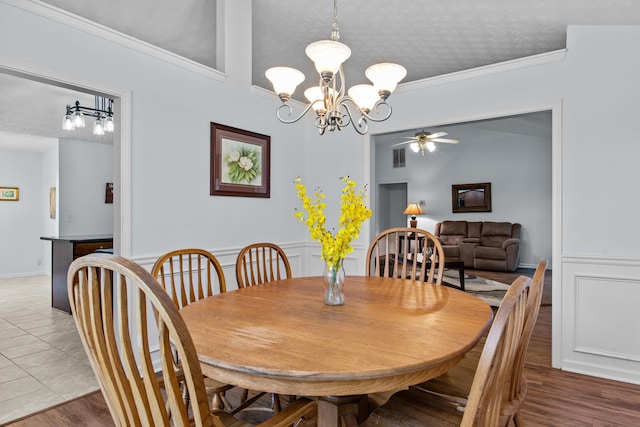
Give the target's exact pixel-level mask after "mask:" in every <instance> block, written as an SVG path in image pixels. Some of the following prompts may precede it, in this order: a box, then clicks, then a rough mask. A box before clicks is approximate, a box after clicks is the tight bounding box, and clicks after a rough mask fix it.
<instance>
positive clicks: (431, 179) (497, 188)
mask: <svg viewBox="0 0 640 427" xmlns="http://www.w3.org/2000/svg"><path fill="white" fill-rule="evenodd" d="M548 126H549V129H551V121H549V123H548ZM436 129H437V130H438V131H444V132H448V133H449V135H448V136H447V137H451V138H455V139H458V140H460V141H461V142H460V143H459V144H456V145H452V144H437V147H436V151H434V152H433V153H429V152H428V151H427V152H425V155H424V156H422V155H421V154H420V153H414V152H413V151H411V150H410V149H407V150H406V167H405V168H393V154H392V152H393V149H394V148H397V147H391V146H390V145H389V144H386V145H384V146H380V145H378V146H376V168H375V170H376V182H377V183H389V182H403V181H406V180H407V179H408V190H409V191H408V199H409V201H412V202H418V201H420V200H424V201H425V202H426V205H425V206H423V210H424V211H425V214H424V215H419V216H418V217H417V220H418V226H419V227H420V228H423V229H425V230H427V231H431V232H433V230H434V227H435V224H436V223H437V222H439V221H443V220H458V221H460V220H467V221H508V222H514V223H515V222H518V223H520V224H522V232H521V244H520V266H521V267H535V266H536V264H537V262H538V261H539V260H540V259H549V260H550V259H551V188H552V187H551V173H552V172H551V138H550V137H549V138H543V137H535V136H529V135H523V134H517V133H506V132H501V131H495V130H491V129H486V128H483V127H482V124H478V123H468V124H461V125H449V126H446V125H445V126H438V127H437V128H436ZM549 134H550V132H549ZM407 147H408V146H407ZM476 182H490V183H491V193H492V198H491V199H492V202H491V205H492V211H491V212H467V213H455V214H454V213H452V212H451V185H453V184H468V183H476ZM396 207H397V209H398V210H400V211H402V210H403V209H404V208H405V206H400V205H398V206H396Z"/></svg>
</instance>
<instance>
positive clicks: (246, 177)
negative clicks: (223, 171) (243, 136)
mask: <svg viewBox="0 0 640 427" xmlns="http://www.w3.org/2000/svg"><path fill="white" fill-rule="evenodd" d="M225 162H226V163H227V167H228V168H229V180H230V181H231V182H232V183H234V184H250V183H251V182H252V181H253V180H254V179H256V177H258V176H260V161H259V159H258V152H257V151H256V150H254V149H251V148H249V147H247V146H246V144H243V146H242V147H240V148H238V149H236V150H233V151H232V152H231V153H229V156H228V157H227V158H225Z"/></svg>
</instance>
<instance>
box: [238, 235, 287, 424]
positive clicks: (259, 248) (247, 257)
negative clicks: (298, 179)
mask: <svg viewBox="0 0 640 427" xmlns="http://www.w3.org/2000/svg"><path fill="white" fill-rule="evenodd" d="M289 278H291V266H290V264H289V259H288V258H287V254H285V253H284V250H282V248H281V247H280V246H278V245H276V244H275V243H268V242H262V243H253V244H250V245H247V246H245V247H244V248H242V249H241V250H240V252H239V253H238V257H237V259H236V281H237V282H238V288H246V287H248V286H255V285H260V284H262V283H267V282H272V281H274V280H280V279H289ZM261 394H264V393H261ZM242 398H245V394H244V393H243V394H242V396H241V399H242ZM289 399H291V397H289ZM280 406H281V402H280V396H279V395H277V394H272V395H271V408H263V409H268V410H273V411H275V412H278V411H279V410H280Z"/></svg>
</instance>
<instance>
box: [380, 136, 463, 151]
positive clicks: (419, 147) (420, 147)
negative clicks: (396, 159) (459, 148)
mask: <svg viewBox="0 0 640 427" xmlns="http://www.w3.org/2000/svg"><path fill="white" fill-rule="evenodd" d="M446 135H447V133H446V132H436V133H431V132H427V131H424V130H423V131H421V132H418V133H416V134H415V136H414V137H413V138H408V139H409V140H408V141H403V142H399V143H398V144H393V145H392V147H397V146H398V145H403V144H411V145H409V147H411V149H412V150H413V152H414V153H417V152H418V151H421V152H422V155H423V156H424V149H425V148H426V149H427V150H429V152H433V151H434V150H435V149H436V144H434V142H445V143H447V144H457V143H458V142H460V141H458V140H457V139H446V138H441V136H446Z"/></svg>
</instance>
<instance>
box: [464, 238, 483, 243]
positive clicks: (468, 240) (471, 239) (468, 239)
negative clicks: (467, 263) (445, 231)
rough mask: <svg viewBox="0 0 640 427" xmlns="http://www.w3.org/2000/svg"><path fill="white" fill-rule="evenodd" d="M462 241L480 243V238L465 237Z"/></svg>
mask: <svg viewBox="0 0 640 427" xmlns="http://www.w3.org/2000/svg"><path fill="white" fill-rule="evenodd" d="M460 243H478V244H479V243H480V239H478V238H477V237H465V238H464V239H462V240H460Z"/></svg>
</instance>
